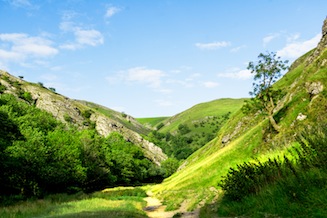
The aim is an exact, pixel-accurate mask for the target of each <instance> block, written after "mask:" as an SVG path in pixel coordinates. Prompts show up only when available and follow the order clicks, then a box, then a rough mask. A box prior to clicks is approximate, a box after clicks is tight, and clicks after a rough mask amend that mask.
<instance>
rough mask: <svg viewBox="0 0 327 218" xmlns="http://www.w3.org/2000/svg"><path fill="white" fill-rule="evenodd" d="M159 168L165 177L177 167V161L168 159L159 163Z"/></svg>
mask: <svg viewBox="0 0 327 218" xmlns="http://www.w3.org/2000/svg"><path fill="white" fill-rule="evenodd" d="M161 167H162V169H163V171H164V173H165V175H164V176H165V177H168V176H170V175H172V174H173V173H174V172H176V170H177V169H178V167H179V160H177V159H176V158H168V159H167V160H165V161H163V162H162V163H161Z"/></svg>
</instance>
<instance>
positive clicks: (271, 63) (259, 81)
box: [243, 52, 288, 132]
mask: <svg viewBox="0 0 327 218" xmlns="http://www.w3.org/2000/svg"><path fill="white" fill-rule="evenodd" d="M258 59H259V61H258V63H257V64H255V63H253V62H250V63H249V65H248V69H249V70H251V73H252V74H254V82H253V91H251V92H250V95H252V96H254V98H252V99H251V100H249V101H247V104H246V105H245V106H244V107H243V111H248V110H251V111H254V112H257V111H258V110H259V111H261V112H264V113H266V114H267V116H268V118H269V121H270V124H271V125H272V127H273V128H274V129H275V130H276V131H277V132H278V131H279V129H280V127H279V126H278V124H277V123H276V121H275V119H274V117H273V115H274V110H275V108H276V104H277V102H278V101H279V100H280V99H281V97H282V95H283V94H282V91H281V90H280V89H274V88H273V87H272V85H273V84H274V83H275V82H276V81H277V80H278V79H279V78H280V77H281V75H282V71H285V70H286V69H287V68H288V67H287V66H286V64H287V63H288V61H282V60H281V59H280V57H276V53H273V52H271V53H269V52H268V53H267V54H263V53H260V54H259V56H258Z"/></svg>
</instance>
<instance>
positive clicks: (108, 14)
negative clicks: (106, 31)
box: [104, 6, 121, 18]
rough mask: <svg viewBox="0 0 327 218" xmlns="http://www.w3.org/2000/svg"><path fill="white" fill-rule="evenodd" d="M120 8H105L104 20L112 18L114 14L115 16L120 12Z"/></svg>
mask: <svg viewBox="0 0 327 218" xmlns="http://www.w3.org/2000/svg"><path fill="white" fill-rule="evenodd" d="M120 10H121V9H120V8H118V7H113V6H110V7H108V8H107V10H106V14H105V15H104V17H105V18H110V17H112V16H114V15H115V14H117V13H118V12H120Z"/></svg>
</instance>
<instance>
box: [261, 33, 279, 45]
mask: <svg viewBox="0 0 327 218" xmlns="http://www.w3.org/2000/svg"><path fill="white" fill-rule="evenodd" d="M279 36H280V34H279V33H270V34H269V35H268V36H265V37H264V38H263V39H262V43H263V46H264V47H266V46H267V45H268V44H269V43H270V42H271V41H272V40H274V39H276V38H278V37H279Z"/></svg>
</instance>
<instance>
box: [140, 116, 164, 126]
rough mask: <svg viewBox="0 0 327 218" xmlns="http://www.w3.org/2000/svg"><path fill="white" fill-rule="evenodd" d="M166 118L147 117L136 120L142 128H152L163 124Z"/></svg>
mask: <svg viewBox="0 0 327 218" xmlns="http://www.w3.org/2000/svg"><path fill="white" fill-rule="evenodd" d="M168 118H169V117H147V118H136V120H137V121H138V122H140V123H141V124H142V125H144V126H148V127H151V128H154V127H155V126H157V125H158V124H159V123H161V122H163V121H164V120H166V119H168Z"/></svg>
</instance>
